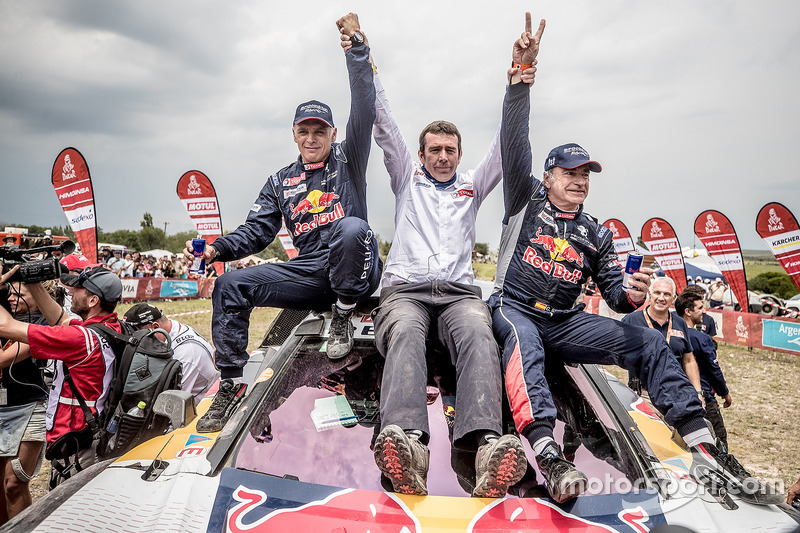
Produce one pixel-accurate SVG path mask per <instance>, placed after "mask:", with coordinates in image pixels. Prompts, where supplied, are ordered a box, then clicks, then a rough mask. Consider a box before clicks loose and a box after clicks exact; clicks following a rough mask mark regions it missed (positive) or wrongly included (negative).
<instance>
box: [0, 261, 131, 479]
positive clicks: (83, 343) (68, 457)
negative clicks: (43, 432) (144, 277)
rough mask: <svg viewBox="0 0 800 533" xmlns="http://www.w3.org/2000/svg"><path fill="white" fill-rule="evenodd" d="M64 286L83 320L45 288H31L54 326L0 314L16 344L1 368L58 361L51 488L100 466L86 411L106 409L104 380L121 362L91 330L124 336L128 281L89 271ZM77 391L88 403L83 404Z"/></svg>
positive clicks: (51, 409) (50, 415)
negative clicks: (99, 326)
mask: <svg viewBox="0 0 800 533" xmlns="http://www.w3.org/2000/svg"><path fill="white" fill-rule="evenodd" d="M23 266H24V265H23ZM18 270H21V268H20V266H19V265H17V266H14V267H13V268H12V269H11V270H9V271H8V272H7V273H6V274H4V275H3V278H2V280H0V281H2V282H5V281H6V280H8V279H10V278H12V276H14V275H15V274H16V273H17V271H18ZM23 281H25V278H24V277H23ZM28 281H30V280H28ZM61 282H62V283H63V284H64V285H66V286H67V287H68V288H69V291H70V294H71V295H72V310H73V311H74V312H75V313H77V314H78V316H80V319H71V318H69V317H68V316H67V315H66V314H65V313H64V310H63V309H62V308H61V306H60V305H59V304H58V302H56V301H55V300H54V299H53V298H52V297H51V296H50V295H49V294H48V293H47V291H46V290H45V288H44V287H43V286H42V284H41V283H28V289H29V290H30V294H31V296H32V297H33V300H34V301H35V303H36V305H37V306H38V308H39V310H40V311H41V312H42V314H43V315H44V317H45V318H46V319H47V321H48V322H49V323H50V324H52V326H41V325H36V324H28V323H25V322H22V321H20V320H16V319H14V317H12V316H11V314H9V313H8V312H7V311H6V310H5V309H0V337H4V338H7V339H10V340H11V341H15V342H14V344H12V345H11V346H10V347H9V348H7V349H5V350H3V352H2V354H0V368H7V367H8V366H10V365H11V364H12V363H14V364H16V363H19V362H20V361H23V360H25V359H27V358H29V357H33V358H36V359H56V361H57V363H56V367H57V378H56V379H55V381H54V382H53V386H52V389H51V390H50V397H49V401H48V407H47V415H46V429H47V455H48V458H52V466H53V469H52V472H51V477H50V488H53V487H55V486H56V485H57V484H58V483H60V482H61V481H63V480H65V479H67V478H69V477H70V476H71V475H73V474H74V473H76V472H78V471H80V470H82V469H83V468H85V467H86V466H89V465H91V464H93V463H94V462H95V461H96V455H95V451H94V447H93V443H92V439H93V435H92V431H91V428H90V427H89V426H88V423H87V420H86V416H85V415H84V411H83V408H84V407H85V408H87V409H88V410H89V411H90V412H91V414H92V415H94V414H95V413H97V412H101V411H102V410H103V403H104V401H105V397H106V394H107V389H106V388H105V387H104V377H105V376H106V375H110V373H111V372H113V363H114V359H115V358H114V352H113V351H112V349H111V347H110V346H109V345H108V343H107V342H105V341H104V340H102V339H101V338H100V337H99V335H98V334H96V333H95V332H94V331H92V330H91V329H89V328H86V327H85V326H86V325H89V324H95V323H103V324H105V325H106V326H108V327H110V328H112V329H114V330H116V331H117V332H121V327H120V323H119V321H118V320H117V314H116V313H115V312H114V309H115V308H116V305H117V302H118V301H119V300H120V297H121V296H122V282H121V281H120V280H119V278H118V277H117V276H116V275H115V274H114V273H113V272H111V271H109V270H107V269H105V268H102V267H95V268H86V269H84V271H83V272H82V273H81V274H80V275H73V274H64V275H63V276H61ZM76 390H77V392H78V393H79V394H80V396H81V397H82V398H83V400H79V399H78V396H77V395H76V394H75V393H74V391H76ZM81 404H83V405H81Z"/></svg>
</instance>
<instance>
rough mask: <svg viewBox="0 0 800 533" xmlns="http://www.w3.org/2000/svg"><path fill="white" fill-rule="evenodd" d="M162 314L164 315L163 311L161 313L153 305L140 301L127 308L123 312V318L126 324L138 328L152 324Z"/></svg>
mask: <svg viewBox="0 0 800 533" xmlns="http://www.w3.org/2000/svg"><path fill="white" fill-rule="evenodd" d="M162 316H164V313H162V312H161V310H160V309H158V308H157V307H153V306H152V305H150V304H145V303H141V304H136V305H134V306H133V307H131V308H130V309H128V311H127V312H126V313H125V316H124V320H125V323H126V324H128V325H131V326H133V327H135V328H140V327H142V326H146V325H148V324H152V323H153V322H155V321H156V320H158V319H159V318H161V317H162Z"/></svg>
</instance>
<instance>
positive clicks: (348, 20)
mask: <svg viewBox="0 0 800 533" xmlns="http://www.w3.org/2000/svg"><path fill="white" fill-rule="evenodd" d="M336 27H337V28H339V32H340V33H341V34H342V35H347V36H348V37H350V36H351V35H353V34H354V33H355V32H357V31H359V29H361V25H360V24H359V23H358V15H356V14H355V13H348V14H347V15H345V16H343V17H342V18H340V19H339V20H337V21H336Z"/></svg>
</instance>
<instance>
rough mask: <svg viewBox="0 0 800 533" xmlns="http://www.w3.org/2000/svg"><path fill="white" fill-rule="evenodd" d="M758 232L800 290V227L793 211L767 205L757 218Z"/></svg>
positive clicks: (779, 205) (780, 205) (775, 203)
mask: <svg viewBox="0 0 800 533" xmlns="http://www.w3.org/2000/svg"><path fill="white" fill-rule="evenodd" d="M756 232H757V233H758V234H759V235H760V236H761V238H762V239H764V242H765V243H767V247H768V248H769V249H770V250H771V251H772V255H774V256H775V259H777V260H778V262H779V263H780V264H781V265H782V266H783V269H784V270H785V271H786V273H787V274H789V277H790V278H792V281H793V282H794V284H795V285H796V286H797V288H798V289H800V227H798V225H797V219H796V218H794V215H793V214H792V213H791V211H789V210H788V209H787V208H786V207H785V206H784V205H782V204H779V203H777V202H773V203H771V204H767V205H765V206H764V207H762V208H761V211H759V212H758V216H757V217H756Z"/></svg>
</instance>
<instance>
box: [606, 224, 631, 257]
mask: <svg viewBox="0 0 800 533" xmlns="http://www.w3.org/2000/svg"><path fill="white" fill-rule="evenodd" d="M603 225H604V226H605V227H607V228H608V229H609V230H610V231H611V237H612V240H613V241H614V250H615V251H616V252H617V255H618V256H619V262H620V263H622V264H623V265H624V264H625V261H627V259H628V252H632V251H634V250H635V249H636V247H635V246H634V245H633V239H631V232H630V231H628V227H627V226H626V225H625V224H624V223H623V222H622V221H621V220H620V219H618V218H609V219H608V220H606V221H605V222H603Z"/></svg>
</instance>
